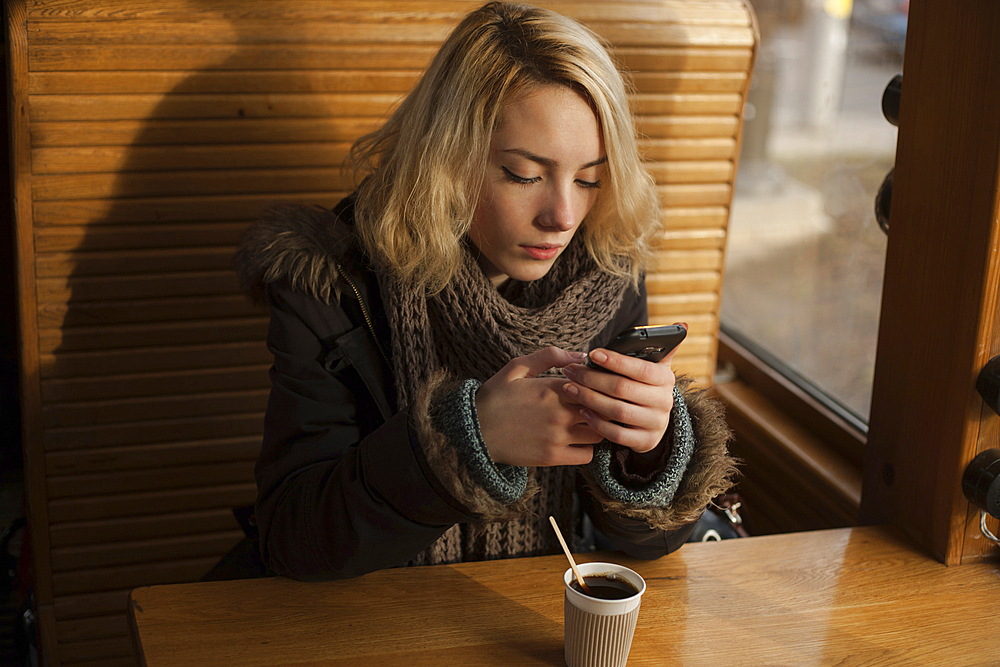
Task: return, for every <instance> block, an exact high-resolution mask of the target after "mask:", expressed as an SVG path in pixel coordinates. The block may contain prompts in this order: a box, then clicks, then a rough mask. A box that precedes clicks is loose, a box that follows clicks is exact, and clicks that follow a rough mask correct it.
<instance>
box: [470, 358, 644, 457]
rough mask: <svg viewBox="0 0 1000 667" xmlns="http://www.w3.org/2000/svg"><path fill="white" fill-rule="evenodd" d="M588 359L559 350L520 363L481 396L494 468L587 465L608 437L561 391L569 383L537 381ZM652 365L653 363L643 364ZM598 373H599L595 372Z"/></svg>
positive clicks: (503, 372)
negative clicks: (553, 370)
mask: <svg viewBox="0 0 1000 667" xmlns="http://www.w3.org/2000/svg"><path fill="white" fill-rule="evenodd" d="M585 358H586V355H584V354H582V353H579V352H567V351H566V350H561V349H559V348H557V347H549V348H546V349H544V350H539V351H538V352H535V353H534V354H530V355H528V356H526V357H517V358H516V359H513V360H512V361H511V362H510V363H508V364H507V365H506V366H504V367H503V368H502V369H500V371H499V372H498V373H497V374H496V375H494V376H493V377H491V378H490V379H489V380H487V381H486V382H485V383H483V385H482V386H481V387H480V388H479V390H478V391H477V392H476V413H477V415H478V417H479V428H480V431H481V432H482V434H483V441H484V442H485V443H486V449H487V450H488V451H489V454H490V458H492V459H493V461H494V462H495V463H507V464H509V465H519V466H557V465H583V464H586V463H590V460H591V459H592V458H593V456H594V447H593V445H594V444H596V443H598V442H600V441H601V440H603V436H601V435H600V434H598V433H597V432H596V431H595V430H594V429H593V428H591V427H590V426H589V425H588V423H587V420H586V419H585V418H584V416H583V415H581V413H580V406H579V405H577V404H576V402H575V401H573V400H571V399H570V396H569V395H568V394H566V393H565V392H564V391H563V390H562V386H563V385H564V384H566V381H565V380H564V379H562V378H556V377H544V378H540V377H538V376H539V375H541V374H542V373H544V372H545V371H547V370H549V369H551V368H564V367H567V366H569V365H570V364H579V363H580V362H581V361H583V360H584V359H585ZM643 363H648V362H643ZM595 372H596V371H595Z"/></svg>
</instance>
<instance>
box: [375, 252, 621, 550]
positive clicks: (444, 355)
mask: <svg viewBox="0 0 1000 667" xmlns="http://www.w3.org/2000/svg"><path fill="white" fill-rule="evenodd" d="M467 250H468V251H467V252H465V253H464V262H463V263H462V266H461V268H460V270H459V273H458V274H457V275H456V276H455V278H453V279H452V281H451V282H450V283H449V285H448V287H447V288H445V290H444V291H442V292H441V293H439V294H436V295H434V296H433V297H429V298H428V297H427V296H426V295H425V293H424V292H423V291H422V290H418V289H414V288H412V287H411V288H407V287H405V286H403V285H401V284H400V283H399V282H398V281H396V280H394V279H393V278H392V276H391V273H390V272H389V271H386V270H378V271H377V273H378V278H379V280H378V282H379V291H380V293H381V295H382V300H383V304H384V305H385V309H386V315H387V318H388V321H389V326H390V329H391V332H392V362H393V373H394V375H395V378H396V393H397V405H399V406H400V407H401V408H402V407H405V406H407V405H410V403H411V402H413V400H414V398H415V397H416V395H417V393H418V392H419V391H420V389H421V388H422V387H423V386H424V385H425V384H426V383H427V381H428V379H429V378H430V377H431V376H432V375H433V374H435V373H436V372H438V371H445V372H446V373H447V374H448V375H449V376H451V377H454V378H461V379H465V378H474V379H477V380H479V381H485V380H487V379H488V378H490V377H491V376H493V375H494V374H495V373H496V372H497V371H499V370H500V369H501V368H503V367H504V366H505V365H506V364H507V363H508V362H509V361H510V360H511V359H513V358H514V357H518V356H524V355H527V354H530V353H532V352H535V351H537V350H539V349H542V348H545V347H548V346H550V345H555V346H558V347H561V348H564V349H567V350H580V351H587V350H586V349H585V348H586V347H588V345H589V343H590V341H591V340H592V339H593V338H594V337H595V336H596V335H597V334H598V333H600V332H601V331H602V330H603V329H604V328H605V327H606V326H607V324H608V322H609V321H610V320H611V319H612V318H613V317H614V315H615V313H616V312H617V311H618V309H619V307H620V304H621V302H622V297H623V296H624V294H625V290H626V289H628V288H629V282H628V281H627V280H625V279H622V278H616V277H613V276H610V275H609V274H607V273H605V272H603V271H601V270H600V269H598V267H597V266H596V264H595V263H594V261H593V260H592V259H591V257H590V255H589V254H588V252H587V250H586V248H585V246H584V244H583V242H582V240H580V238H579V236H577V237H576V238H574V239H573V241H572V242H571V243H570V244H569V246H568V247H567V248H566V250H565V251H564V252H563V254H562V256H560V257H559V259H558V260H557V261H556V262H555V264H554V265H553V267H552V268H551V269H550V270H549V272H548V273H547V274H546V275H545V276H544V277H543V278H541V279H539V280H536V281H532V282H530V283H529V282H519V281H515V280H512V279H511V280H508V281H507V282H506V283H504V284H503V285H502V286H501V288H500V289H499V290H498V289H497V288H496V287H494V285H493V284H492V283H491V282H490V281H489V280H488V279H487V278H486V276H485V275H484V274H483V272H482V270H481V269H480V268H479V266H478V265H477V263H476V259H475V257H474V255H473V252H474V250H475V249H474V247H472V246H469V247H467ZM512 418H516V417H515V416H512ZM534 477H535V480H536V482H537V484H538V487H539V492H538V493H536V494H535V495H534V496H532V497H531V498H530V499H529V501H528V502H529V511H528V512H527V514H525V515H522V516H521V517H519V518H517V519H513V520H510V521H503V522H494V523H479V524H472V525H470V524H458V525H455V526H453V527H452V528H451V529H449V530H448V531H447V532H446V533H445V534H444V535H443V536H442V537H441V538H440V539H438V540H437V541H436V542H435V543H434V544H432V545H431V546H430V547H429V548H428V549H426V550H425V551H424V552H423V553H421V554H418V556H417V557H416V558H415V559H414V560H413V561H412V562H411V563H410V564H412V565H422V564H438V563H450V562H461V561H471V560H488V559H496V558H507V557H513V556H529V555H542V554H551V553H557V552H559V551H560V546H559V543H558V541H557V538H556V537H555V535H554V533H553V531H552V529H551V526H549V524H548V520H547V517H548V516H549V515H552V516H555V517H556V520H557V521H559V523H560V525H562V526H564V527H565V530H572V527H573V526H575V523H576V520H577V518H578V516H577V515H578V512H576V511H575V510H574V507H573V489H574V488H575V478H576V471H575V469H574V468H572V467H566V466H561V467H552V468H542V469H539V470H537V471H534Z"/></svg>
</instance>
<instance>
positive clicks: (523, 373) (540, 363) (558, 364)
mask: <svg viewBox="0 0 1000 667" xmlns="http://www.w3.org/2000/svg"><path fill="white" fill-rule="evenodd" d="M586 358H587V355H585V354H584V353H582V352H571V351H569V350H563V349H561V348H558V347H546V348H544V349H541V350H538V351H537V352H533V353H531V354H529V355H527V356H524V357H517V358H515V359H512V360H511V361H510V363H508V364H507V366H506V367H505V371H506V372H507V375H508V377H509V378H510V379H519V378H534V377H538V376H539V375H541V374H542V373H544V372H545V371H547V370H549V369H552V368H563V367H565V366H568V365H570V364H578V363H580V362H581V361H583V360H584V359H586Z"/></svg>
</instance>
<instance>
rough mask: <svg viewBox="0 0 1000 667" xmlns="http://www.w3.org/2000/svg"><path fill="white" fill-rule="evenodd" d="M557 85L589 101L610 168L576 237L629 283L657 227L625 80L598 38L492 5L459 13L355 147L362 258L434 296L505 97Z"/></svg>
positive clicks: (532, 10)
mask: <svg viewBox="0 0 1000 667" xmlns="http://www.w3.org/2000/svg"><path fill="white" fill-rule="evenodd" d="M551 84H554V85H563V86H567V87H569V88H570V89H572V90H574V91H576V92H577V93H579V94H581V95H582V96H583V97H584V98H585V99H586V100H587V101H588V102H589V103H590V105H591V107H592V108H593V109H594V112H595V114H596V116H597V119H598V122H599V124H600V127H601V131H602V134H603V139H604V146H605V151H606V153H607V158H608V162H607V173H606V176H605V177H604V178H602V186H601V190H600V193H599V195H598V197H597V201H596V202H595V204H594V206H593V208H592V209H591V211H590V213H589V214H588V215H587V217H586V218H585V219H584V221H583V224H582V227H581V229H580V230H579V232H578V234H582V237H583V241H584V243H585V245H586V248H587V250H588V252H589V253H590V255H591V257H593V259H594V261H595V262H596V264H597V265H598V267H600V269H601V270H603V271H606V272H608V273H611V274H614V275H619V276H623V277H627V278H629V279H630V280H631V281H632V282H633V284H638V281H639V277H640V275H641V272H642V269H643V267H644V265H645V262H646V259H647V257H648V253H649V245H650V239H651V237H652V235H653V234H654V233H655V231H656V230H657V229H658V228H659V211H658V209H659V199H658V196H657V193H656V189H655V185H654V181H653V179H652V177H651V176H650V175H649V173H648V172H647V171H646V170H645V169H644V168H643V166H642V159H641V157H640V155H639V150H638V144H637V140H636V131H635V125H634V121H633V119H632V115H631V112H630V110H629V106H628V97H627V94H626V83H625V81H624V79H623V77H622V74H621V73H620V72H619V71H618V68H617V67H616V66H615V64H614V62H613V61H612V60H611V57H610V55H609V54H608V51H607V49H606V47H605V46H604V45H603V44H602V42H601V40H600V38H599V37H597V35H595V34H594V33H593V32H591V31H590V30H589V29H588V28H586V27H584V26H583V25H581V24H580V23H577V22H576V21H574V20H572V19H569V18H566V17H564V16H561V15H559V14H556V13H554V12H551V11H548V10H545V9H539V8H536V7H529V6H524V5H516V4H511V3H506V2H491V3H489V4H486V5H484V6H483V7H481V8H479V9H478V10H476V11H473V12H472V13H471V14H469V15H468V16H466V17H465V18H464V19H463V20H462V22H461V23H460V24H459V25H458V26H457V27H456V28H455V30H454V31H453V32H452V33H451V35H450V36H449V37H448V39H447V40H446V41H445V42H444V44H443V45H442V46H441V49H440V50H439V51H438V53H437V55H436V56H435V57H434V59H433V61H432V62H431V64H430V66H429V67H428V69H427V71H426V72H425V73H424V75H423V76H422V77H421V79H420V81H419V82H418V83H417V85H416V87H415V88H414V89H413V90H412V91H411V92H410V93H409V95H407V96H406V98H405V99H404V100H403V101H402V103H401V104H400V106H399V107H398V108H397V109H396V111H395V112H394V113H393V114H392V116H391V117H390V118H389V120H388V121H386V123H385V124H384V125H383V126H382V127H381V128H380V129H378V130H376V131H375V132H372V133H371V134H368V135H366V136H364V137H362V138H361V139H359V140H358V142H357V143H356V144H355V145H354V146H353V147H352V149H351V155H350V159H351V162H352V166H353V168H354V169H355V174H356V178H361V177H363V176H367V177H366V178H364V179H363V180H362V181H361V183H360V185H359V186H358V197H357V203H356V209H355V217H356V221H357V228H358V232H359V235H360V237H361V239H362V242H363V243H364V245H365V248H366V249H367V250H368V252H369V254H370V256H372V257H375V258H377V259H379V260H381V261H382V262H384V263H385V264H387V265H388V267H390V268H391V269H392V270H393V271H394V272H395V273H396V276H397V278H398V279H400V280H401V281H402V282H403V283H407V284H409V283H412V284H416V285H418V286H421V287H423V288H425V289H426V290H427V291H428V292H429V293H432V294H433V293H435V292H437V291H439V290H441V289H443V288H444V287H445V285H447V283H448V282H449V280H450V279H451V278H452V277H453V276H454V274H455V272H456V270H457V269H458V267H459V265H460V262H461V259H462V252H464V251H463V243H462V239H463V237H464V236H465V235H466V233H467V232H468V230H469V227H470V225H471V223H472V217H473V213H474V212H475V209H476V204H477V201H476V199H477V197H478V193H479V191H480V185H481V183H482V182H483V178H484V177H485V171H486V164H487V160H488V154H489V147H490V140H491V137H492V135H493V130H494V128H495V127H496V125H497V123H498V120H499V118H500V115H501V113H502V111H503V109H504V108H505V106H506V105H507V103H508V102H510V101H512V100H514V99H515V98H517V97H518V96H519V95H522V94H524V93H526V92H528V91H529V90H531V89H533V88H535V87H538V86H541V85H551Z"/></svg>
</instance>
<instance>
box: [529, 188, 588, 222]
mask: <svg viewBox="0 0 1000 667" xmlns="http://www.w3.org/2000/svg"><path fill="white" fill-rule="evenodd" d="M576 209H577V206H576V202H575V201H574V198H573V193H572V191H571V190H570V189H569V188H565V187H559V188H553V190H552V191H551V192H550V193H549V196H548V197H547V198H546V200H545V203H544V206H543V208H542V211H541V212H540V213H539V216H538V222H539V224H541V225H542V226H543V227H549V228H551V229H556V230H558V231H560V232H568V231H569V230H571V229H573V228H574V227H576V225H577V224H579V222H580V220H582V218H583V216H582V215H579V216H578V211H577V210H576Z"/></svg>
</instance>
